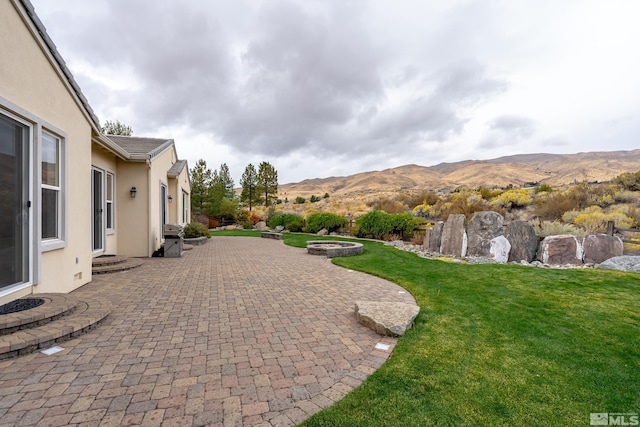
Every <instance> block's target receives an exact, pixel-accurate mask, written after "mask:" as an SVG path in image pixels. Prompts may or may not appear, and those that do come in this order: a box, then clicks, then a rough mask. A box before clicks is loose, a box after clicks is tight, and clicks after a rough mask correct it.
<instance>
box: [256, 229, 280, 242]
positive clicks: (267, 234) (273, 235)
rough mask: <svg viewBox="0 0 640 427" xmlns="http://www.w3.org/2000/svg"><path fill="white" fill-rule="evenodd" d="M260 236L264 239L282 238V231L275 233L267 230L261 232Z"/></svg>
mask: <svg viewBox="0 0 640 427" xmlns="http://www.w3.org/2000/svg"><path fill="white" fill-rule="evenodd" d="M260 237H262V238H263V239H274V240H282V234H281V233H274V232H272V231H265V232H264V233H260Z"/></svg>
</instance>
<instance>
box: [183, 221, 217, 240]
mask: <svg viewBox="0 0 640 427" xmlns="http://www.w3.org/2000/svg"><path fill="white" fill-rule="evenodd" d="M203 236H205V237H211V233H209V229H208V228H207V226H206V225H204V224H202V223H200V222H190V223H189V224H187V225H186V226H185V227H184V237H185V238H187V239H193V238H195V237H203Z"/></svg>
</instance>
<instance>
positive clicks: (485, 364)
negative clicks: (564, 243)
mask: <svg viewBox="0 0 640 427" xmlns="http://www.w3.org/2000/svg"><path fill="white" fill-rule="evenodd" d="M241 233H244V235H253V236H257V235H258V233H256V232H241ZM216 234H217V233H214V236H215V235H216ZM317 238H318V237H317V236H309V235H297V234H285V243H287V244H290V245H293V246H299V247H304V245H305V242H306V241H307V240H310V239H314V240H315V239H317ZM364 244H365V251H364V253H363V254H362V255H359V256H355V257H345V258H334V260H333V261H334V263H335V264H338V265H341V266H343V267H347V268H350V269H354V270H360V271H364V272H367V273H370V274H374V275H376V276H380V277H383V278H386V279H388V280H391V281H393V282H395V283H398V284H400V285H401V286H403V287H404V288H406V289H407V290H408V291H410V292H411V293H412V294H413V296H414V297H415V299H416V301H417V302H418V304H419V305H420V307H421V312H420V315H419V316H418V318H417V319H416V324H415V326H414V327H413V329H411V330H409V331H408V333H407V334H406V335H405V336H404V337H403V338H401V339H400V340H399V341H398V345H397V346H396V347H395V350H394V351H393V354H392V356H391V358H390V359H389V360H388V361H387V362H386V363H385V364H384V365H383V366H382V367H381V368H380V369H379V370H378V371H376V372H375V373H374V374H373V375H371V376H370V377H369V378H368V379H367V380H366V381H365V382H364V383H363V384H362V385H361V386H360V387H358V388H356V389H355V390H354V391H353V392H351V393H350V394H349V395H347V396H346V397H345V398H344V399H343V400H341V401H339V402H338V403H336V404H335V405H333V406H331V407H330V408H327V409H325V410H323V411H321V412H319V413H318V414H316V415H314V416H312V417H311V418H310V419H308V420H307V421H305V422H304V423H303V424H302V425H304V426H413V425H415V426H427V425H450V426H463V425H468V426H476V425H480V426H485V425H490V426H501V425H505V426H507V425H508V426H520V425H522V426H534V425H535V426H541V425H542V426H546V425H549V426H568V425H583V426H587V425H589V414H590V413H591V412H635V413H638V412H640V274H635V273H619V272H612V271H602V270H591V269H590V270H551V269H539V268H530V267H522V266H514V265H464V264H463V265H461V264H452V263H447V262H442V261H436V260H426V259H422V258H419V257H418V256H416V255H415V254H412V253H409V252H404V251H399V250H397V249H394V248H391V247H387V246H384V245H382V244H381V243H376V242H364Z"/></svg>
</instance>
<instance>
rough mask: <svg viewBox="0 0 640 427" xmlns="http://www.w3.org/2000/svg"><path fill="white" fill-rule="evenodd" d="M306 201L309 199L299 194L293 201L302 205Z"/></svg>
mask: <svg viewBox="0 0 640 427" xmlns="http://www.w3.org/2000/svg"><path fill="white" fill-rule="evenodd" d="M306 201H307V199H305V198H304V197H301V196H298V197H296V200H295V201H294V202H293V203H295V204H296V205H301V204H303V203H304V202H306Z"/></svg>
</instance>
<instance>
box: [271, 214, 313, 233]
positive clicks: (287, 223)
mask: <svg viewBox="0 0 640 427" xmlns="http://www.w3.org/2000/svg"><path fill="white" fill-rule="evenodd" d="M279 225H281V226H283V227H284V228H286V229H287V230H289V231H293V232H299V231H302V228H303V227H304V219H303V218H302V217H301V216H300V215H296V214H290V213H283V214H278V215H274V216H272V217H271V218H270V219H269V227H271V228H276V227H277V226H279Z"/></svg>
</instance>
